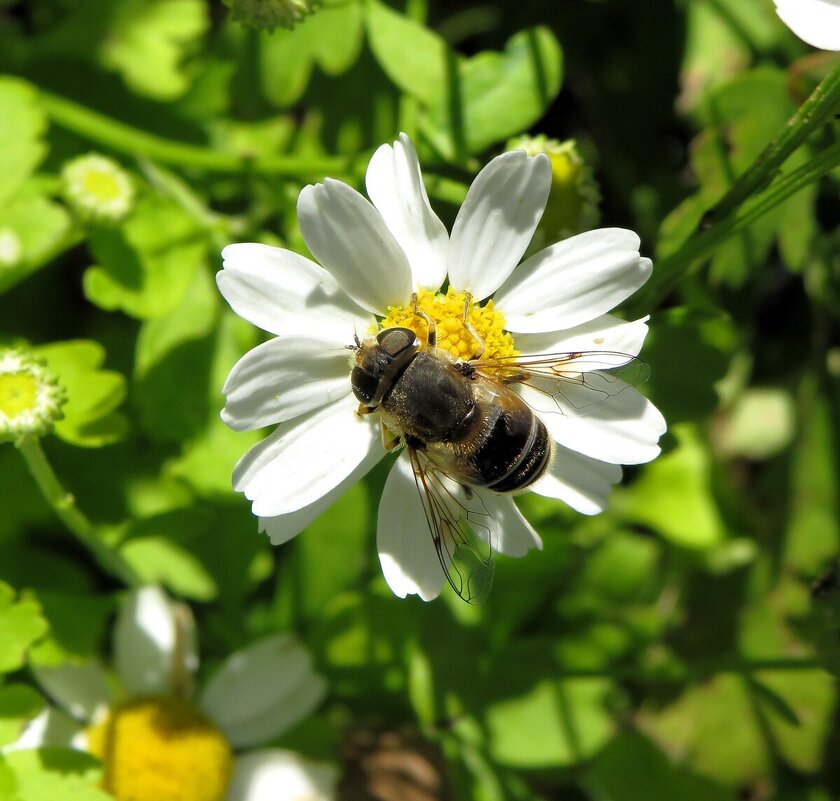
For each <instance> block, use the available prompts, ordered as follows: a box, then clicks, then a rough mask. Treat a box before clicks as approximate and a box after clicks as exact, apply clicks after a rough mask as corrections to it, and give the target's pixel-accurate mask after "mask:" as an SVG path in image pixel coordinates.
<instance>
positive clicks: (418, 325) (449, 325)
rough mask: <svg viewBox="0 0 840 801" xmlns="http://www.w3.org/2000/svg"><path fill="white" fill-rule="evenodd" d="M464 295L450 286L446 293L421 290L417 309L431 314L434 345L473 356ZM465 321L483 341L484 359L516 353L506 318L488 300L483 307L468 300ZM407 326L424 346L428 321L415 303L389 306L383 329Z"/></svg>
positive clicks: (457, 354) (463, 356)
mask: <svg viewBox="0 0 840 801" xmlns="http://www.w3.org/2000/svg"><path fill="white" fill-rule="evenodd" d="M466 304H467V294H466V293H465V292H456V291H455V290H454V289H452V287H449V289H448V290H447V292H446V294H445V295H444V294H440V293H435V292H432V291H430V290H428V289H421V290H419V291H418V292H417V309H418V310H419V311H422V312H423V313H425V314H427V315H428V316H429V317H431V319H432V320H434V322H435V327H436V330H437V346H438V347H439V348H441V349H443V350H447V351H449V352H450V353H451V354H452V355H453V356H455V357H456V358H459V359H471V358H472V357H473V356H475V354H476V351H477V350H478V347H479V344H478V342H476V340H475V337H474V336H473V335H472V334H471V333H470V332H469V330H468V329H467V327H466V326H465V325H464V307H465V305H466ZM467 321H468V322H469V324H470V325H471V326H472V327H473V329H474V330H475V332H476V334H478V336H480V337H481V339H482V341H483V342H484V354H483V357H484V358H497V357H503V356H516V355H517V353H518V351H517V350H516V348H515V346H514V341H513V337H512V336H511V335H510V334H509V333H508V332H507V331H505V318H504V317H503V316H502V314H501V312H500V311H498V310H497V309H496V308H494V306H493V301H492V300H488V301H487V302H486V303H485V304H484V305H483V306H482V305H479V304H477V303H473V302H470V303H469V306H468V309H467ZM398 326H399V327H403V328H410V329H411V330H412V331H414V332H415V333H416V334H417V336H418V337H419V338H420V341H421V342H422V343H423V345H424V346H425V345H426V344H428V340H427V332H428V324H427V322H426V320H424V319H423V317H422V316H421V315H419V314H417V312H416V311H415V308H414V304H413V303H409V304H407V305H406V306H389V307H388V315H387V316H386V317H385V319H384V320H383V321H382V323H381V327H382V328H394V327H398Z"/></svg>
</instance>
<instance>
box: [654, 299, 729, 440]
mask: <svg viewBox="0 0 840 801" xmlns="http://www.w3.org/2000/svg"><path fill="white" fill-rule="evenodd" d="M736 343H737V336H736V332H735V329H734V326H733V325H732V322H731V321H730V320H729V319H728V318H727V317H726V316H724V315H723V314H722V313H721V312H717V311H701V310H695V309H687V308H676V309H668V310H667V311H665V312H662V313H660V314H657V315H655V316H654V318H653V319H652V320H651V322H650V335H649V336H648V338H647V341H646V342H645V349H644V353H643V354H642V355H643V357H644V360H645V361H646V362H647V363H648V365H649V366H650V375H651V377H650V381H649V382H648V383H647V384H646V385H645V387H644V389H645V391H646V394H648V395H649V396H650V399H651V400H652V401H653V402H654V403H655V404H656V406H657V407H658V408H659V409H660V410H661V411H662V413H663V414H664V415H665V419H666V420H667V421H668V424H669V425H674V424H675V423H680V422H683V421H686V420H697V419H698V418H702V417H705V416H707V415H709V414H711V413H712V412H713V411H714V410H715V409H716V408H717V406H718V394H717V392H716V390H715V383H716V382H718V381H720V380H721V379H722V378H723V377H724V376H725V375H726V372H727V369H728V367H729V362H730V358H731V355H732V353H733V351H734V348H735V345H736ZM686 364H690V365H692V369H691V370H686V369H685V365H686Z"/></svg>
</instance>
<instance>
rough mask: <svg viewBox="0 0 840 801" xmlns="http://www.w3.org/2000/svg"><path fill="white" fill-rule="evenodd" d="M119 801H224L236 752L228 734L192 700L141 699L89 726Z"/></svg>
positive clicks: (90, 744)
mask: <svg viewBox="0 0 840 801" xmlns="http://www.w3.org/2000/svg"><path fill="white" fill-rule="evenodd" d="M87 735H88V749H89V750H90V752H91V753H93V754H95V755H96V756H98V757H99V758H100V759H101V760H102V761H103V763H104V765H105V777H104V779H103V782H102V785H103V788H104V789H105V790H107V791H108V792H109V793H111V795H113V796H114V798H115V799H117V801H221V799H223V798H224V795H225V791H226V789H227V786H228V783H229V781H230V775H231V768H232V765H233V755H232V753H231V750H230V746H229V745H228V742H227V740H226V739H225V738H224V735H223V734H222V733H221V732H220V731H219V730H218V729H217V728H216V727H215V726H214V725H213V724H212V723H211V722H210V721H209V720H208V719H207V718H206V717H205V716H204V715H203V714H202V712H201V711H200V710H199V709H197V708H196V707H195V706H193V705H192V704H190V703H189V702H188V701H184V700H181V699H178V698H140V699H134V700H131V701H128V702H126V703H123V704H119V705H117V706H115V707H113V708H112V709H111V710H110V711H109V713H108V716H107V717H106V718H105V720H103V721H102V722H101V723H98V724H96V725H95V726H92V727H91V728H90V729H88V732H87Z"/></svg>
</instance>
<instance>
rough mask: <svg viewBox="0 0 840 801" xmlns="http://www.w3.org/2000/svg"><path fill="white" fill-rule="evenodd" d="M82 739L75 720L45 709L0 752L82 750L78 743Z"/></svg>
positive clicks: (80, 744)
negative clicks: (43, 749) (39, 749)
mask: <svg viewBox="0 0 840 801" xmlns="http://www.w3.org/2000/svg"><path fill="white" fill-rule="evenodd" d="M83 737H84V730H83V729H82V727H81V726H79V724H78V723H76V721H75V720H73V719H72V718H70V717H68V716H67V715H65V714H64V713H63V712H62V711H61V710H58V709H55V708H54V707H47V708H46V709H43V710H41V712H39V713H38V714H37V715H36V716H35V717H34V718H32V720H30V721H29V722H28V723H27V724H26V726H24V728H23V731H22V732H21V735H20V737H18V738H17V740H15V741H14V742H13V743H10V744H9V745H5V746H3V748H2V749H0V751H2V753H4V754H8V753H10V752H12V751H25V750H29V749H32V748H45V747H46V748H75V749H77V750H84V747H83V745H82V743H81V742H80V740H82V739H83Z"/></svg>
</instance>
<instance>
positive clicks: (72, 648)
mask: <svg viewBox="0 0 840 801" xmlns="http://www.w3.org/2000/svg"><path fill="white" fill-rule="evenodd" d="M38 600H39V601H40V603H41V606H42V607H43V611H44V616H45V617H46V619H47V620H48V621H49V624H50V630H49V633H48V634H47V636H46V637H45V638H44V639H43V640H41V642H39V643H38V644H37V645H36V646H35V647H34V648H33V649H32V651H31V652H30V661H31V662H32V663H33V664H36V665H49V666H54V665H60V664H62V663H63V662H67V661H69V660H79V659H85V660H86V659H91V658H95V657H96V656H97V655H98V652H99V648H100V646H101V644H102V639H103V637H104V634H105V630H106V627H107V623H108V619H109V617H110V615H111V613H112V612H113V610H114V603H113V600H112V599H111V598H110V597H100V596H96V595H81V594H78V593H69V592H56V591H52V590H39V591H38Z"/></svg>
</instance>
